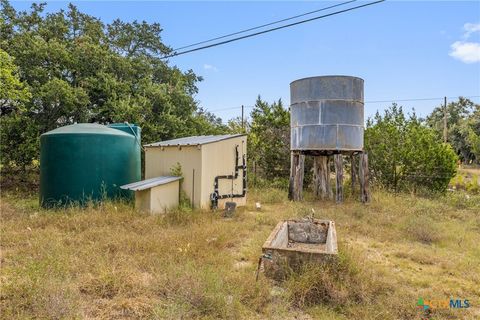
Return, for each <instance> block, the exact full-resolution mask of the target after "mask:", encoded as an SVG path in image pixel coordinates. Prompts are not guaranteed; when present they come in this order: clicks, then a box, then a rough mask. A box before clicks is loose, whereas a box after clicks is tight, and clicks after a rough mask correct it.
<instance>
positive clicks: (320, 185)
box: [313, 156, 332, 199]
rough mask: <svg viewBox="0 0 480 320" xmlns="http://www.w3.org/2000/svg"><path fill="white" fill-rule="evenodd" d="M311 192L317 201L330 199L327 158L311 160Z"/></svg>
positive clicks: (320, 157)
mask: <svg viewBox="0 0 480 320" xmlns="http://www.w3.org/2000/svg"><path fill="white" fill-rule="evenodd" d="M313 192H314V194H315V197H316V198H317V199H330V198H331V196H332V187H331V186H330V170H329V167H328V156H315V157H314V158H313Z"/></svg>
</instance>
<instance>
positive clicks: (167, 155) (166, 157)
mask: <svg viewBox="0 0 480 320" xmlns="http://www.w3.org/2000/svg"><path fill="white" fill-rule="evenodd" d="M145 150H146V151H145V179H150V178H155V177H159V176H168V175H171V169H172V167H174V166H175V165H176V164H177V162H178V163H180V164H181V165H182V172H183V177H184V179H183V181H182V189H183V191H185V193H186V194H187V196H188V197H189V198H190V199H192V186H193V169H195V188H194V189H195V197H194V201H195V203H194V205H195V207H199V206H200V192H201V188H200V186H201V168H202V155H201V150H200V148H199V147H197V146H187V147H181V149H179V148H178V147H176V146H171V147H163V150H162V147H146V149H145Z"/></svg>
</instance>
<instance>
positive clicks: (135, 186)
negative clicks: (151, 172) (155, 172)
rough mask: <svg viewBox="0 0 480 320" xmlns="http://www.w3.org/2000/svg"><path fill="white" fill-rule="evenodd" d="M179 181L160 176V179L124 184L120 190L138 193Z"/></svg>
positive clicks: (174, 178) (172, 177)
mask: <svg viewBox="0 0 480 320" xmlns="http://www.w3.org/2000/svg"><path fill="white" fill-rule="evenodd" d="M180 179H182V177H174V176H162V177H156V178H151V179H147V180H142V181H138V182H134V183H130V184H126V185H123V186H121V187H120V188H122V189H125V190H133V191H139V190H145V189H150V188H153V187H156V186H160V185H162V184H167V183H170V182H173V181H177V180H180Z"/></svg>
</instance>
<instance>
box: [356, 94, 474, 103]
mask: <svg viewBox="0 0 480 320" xmlns="http://www.w3.org/2000/svg"><path fill="white" fill-rule="evenodd" d="M457 98H458V97H447V99H457ZM462 98H467V99H468V98H480V96H466V97H465V96H462ZM443 99H445V97H441V98H415V99H397V100H372V101H365V102H364V103H365V104H367V103H384V102H407V101H432V100H443Z"/></svg>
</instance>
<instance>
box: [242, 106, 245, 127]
mask: <svg viewBox="0 0 480 320" xmlns="http://www.w3.org/2000/svg"><path fill="white" fill-rule="evenodd" d="M242 129H243V130H245V123H244V122H243V104H242Z"/></svg>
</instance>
